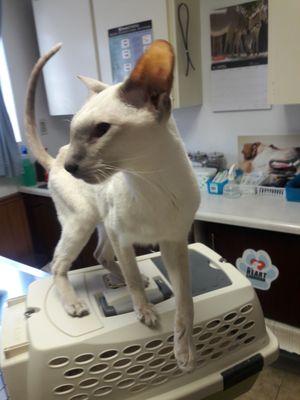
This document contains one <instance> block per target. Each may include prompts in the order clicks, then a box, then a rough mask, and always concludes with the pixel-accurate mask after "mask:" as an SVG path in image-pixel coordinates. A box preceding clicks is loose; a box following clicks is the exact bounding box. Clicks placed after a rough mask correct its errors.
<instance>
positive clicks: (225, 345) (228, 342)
mask: <svg viewBox="0 0 300 400" xmlns="http://www.w3.org/2000/svg"><path fill="white" fill-rule="evenodd" d="M230 343H231V342H230V340H227V341H226V342H223V343H221V344H220V346H219V347H220V348H222V349H223V348H224V347H227V346H229V345H230Z"/></svg>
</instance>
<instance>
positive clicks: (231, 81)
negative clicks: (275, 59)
mask: <svg viewBox="0 0 300 400" xmlns="http://www.w3.org/2000/svg"><path fill="white" fill-rule="evenodd" d="M210 40H211V78H212V105H213V110H214V111H235V110H254V109H266V108H270V106H269V105H268V104H267V63H268V3H267V0H256V1H251V2H247V3H241V4H239V5H235V6H231V7H226V8H221V9H216V10H213V11H212V12H211V14H210Z"/></svg>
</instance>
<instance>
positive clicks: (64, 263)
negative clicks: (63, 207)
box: [52, 218, 95, 317]
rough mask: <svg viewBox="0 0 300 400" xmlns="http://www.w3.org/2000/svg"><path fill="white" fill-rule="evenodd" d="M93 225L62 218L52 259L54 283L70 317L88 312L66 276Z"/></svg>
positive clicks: (85, 221) (87, 238) (78, 220)
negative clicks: (59, 235)
mask: <svg viewBox="0 0 300 400" xmlns="http://www.w3.org/2000/svg"><path fill="white" fill-rule="evenodd" d="M94 228H95V225H94V224H93V223H92V222H89V221H88V219H87V220H80V219H78V218H68V219H64V223H63V225H62V233H61V238H60V240H59V242H58V244H57V246H56V249H55V252H54V257H53V261H52V273H53V277H54V283H55V286H56V289H57V290H58V293H59V295H60V298H61V301H62V304H63V306H64V308H65V310H66V312H67V313H68V314H69V315H71V316H72V317H83V316H84V315H87V314H89V310H88V308H87V305H86V304H85V303H84V301H83V300H82V299H79V298H78V296H77V294H76V292H75V290H74V288H73V286H72V284H71V282H70V281H69V278H68V271H69V269H70V267H71V265H72V262H73V261H74V260H75V259H76V258H77V257H78V255H79V253H80V252H81V250H82V249H83V247H84V246H85V244H86V243H87V241H88V240H89V238H90V236H91V234H92V232H93V230H94Z"/></svg>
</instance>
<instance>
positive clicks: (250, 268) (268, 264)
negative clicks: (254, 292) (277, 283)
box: [236, 249, 279, 290]
mask: <svg viewBox="0 0 300 400" xmlns="http://www.w3.org/2000/svg"><path fill="white" fill-rule="evenodd" d="M236 267H237V268H238V270H239V271H240V272H241V273H242V274H243V275H245V276H246V278H248V279H249V280H250V282H251V283H252V286H253V287H255V288H256V289H260V290H269V289H270V287H271V283H272V282H273V281H274V280H275V279H276V278H277V277H278V275H279V271H278V268H277V267H276V266H275V265H273V264H272V260H271V257H270V256H269V254H268V253H267V252H266V251H264V250H258V251H255V250H252V249H247V250H245V251H244V253H243V256H242V258H238V259H237V260H236Z"/></svg>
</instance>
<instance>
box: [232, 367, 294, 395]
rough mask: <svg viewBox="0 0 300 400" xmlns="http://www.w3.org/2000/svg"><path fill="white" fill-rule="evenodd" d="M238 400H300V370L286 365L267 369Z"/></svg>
mask: <svg viewBox="0 0 300 400" xmlns="http://www.w3.org/2000/svg"><path fill="white" fill-rule="evenodd" d="M238 400H300V370H299V371H298V370H297V369H295V368H293V369H290V368H287V367H286V365H276V366H272V367H269V368H266V369H265V370H264V371H263V372H262V373H261V374H260V376H259V377H258V379H257V381H256V383H255V384H254V386H253V387H252V389H251V390H250V391H249V392H248V393H245V394H244V395H242V396H240V397H239V398H238Z"/></svg>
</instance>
